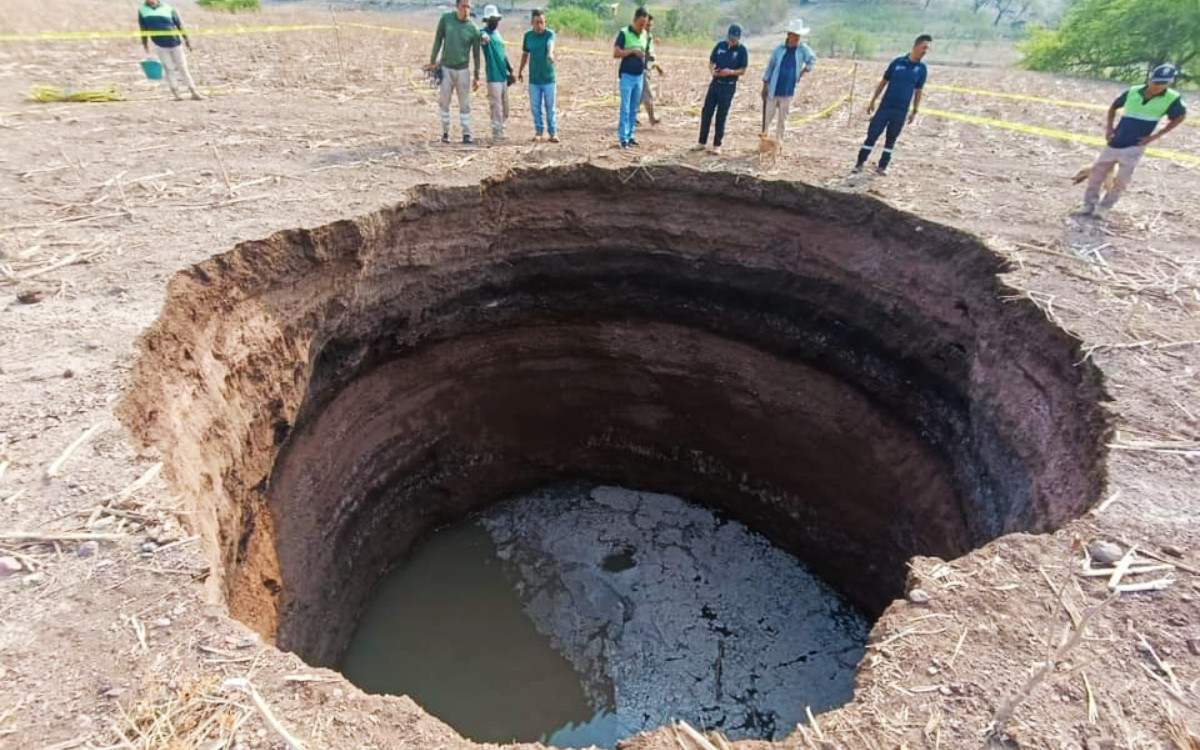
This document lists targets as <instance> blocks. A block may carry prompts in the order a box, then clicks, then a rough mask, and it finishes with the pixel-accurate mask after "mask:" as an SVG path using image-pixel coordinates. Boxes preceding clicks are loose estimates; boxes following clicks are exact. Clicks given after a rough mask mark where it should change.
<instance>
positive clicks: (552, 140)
mask: <svg viewBox="0 0 1200 750" xmlns="http://www.w3.org/2000/svg"><path fill="white" fill-rule="evenodd" d="M550 142H551V143H558V136H557V135H555V134H554V133H551V134H550Z"/></svg>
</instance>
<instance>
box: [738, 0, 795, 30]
mask: <svg viewBox="0 0 1200 750" xmlns="http://www.w3.org/2000/svg"><path fill="white" fill-rule="evenodd" d="M787 14H788V0H738V1H737V4H736V5H734V6H733V17H734V20H735V21H736V22H737V23H740V24H741V25H742V27H743V28H745V29H746V30H748V31H752V32H760V31H767V30H769V29H772V28H774V27H775V26H776V25H778V24H780V23H782V22H784V21H785V20H787Z"/></svg>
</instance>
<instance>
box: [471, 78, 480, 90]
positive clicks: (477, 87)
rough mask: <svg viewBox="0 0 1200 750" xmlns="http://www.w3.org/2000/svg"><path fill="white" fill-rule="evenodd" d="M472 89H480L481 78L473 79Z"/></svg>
mask: <svg viewBox="0 0 1200 750" xmlns="http://www.w3.org/2000/svg"><path fill="white" fill-rule="evenodd" d="M471 90H472V91H478V90H479V79H478V78H476V79H475V80H473V81H471Z"/></svg>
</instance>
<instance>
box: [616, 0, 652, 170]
mask: <svg viewBox="0 0 1200 750" xmlns="http://www.w3.org/2000/svg"><path fill="white" fill-rule="evenodd" d="M649 17H650V14H649V13H647V12H646V9H645V8H638V9H637V10H636V11H634V13H633V23H631V24H629V25H628V26H626V27H625V28H623V29H621V30H620V31H618V32H617V40H616V41H615V42H614V43H613V57H614V58H616V59H618V60H620V61H621V67H620V71H619V72H620V78H621V81H620V84H621V85H620V92H621V116H620V120H618V122H617V141H618V143H619V144H620V146H621V148H630V147H632V146H636V145H638V142H637V141H635V140H634V139H633V134H634V130H635V129H636V128H637V113H638V108H639V107H641V104H642V83H643V82H644V80H645V75H646V47H647V45H648V43H649V37H648V36H647V35H646V19H647V18H649Z"/></svg>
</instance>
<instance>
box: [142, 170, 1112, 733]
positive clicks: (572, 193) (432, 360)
mask: <svg viewBox="0 0 1200 750" xmlns="http://www.w3.org/2000/svg"><path fill="white" fill-rule="evenodd" d="M1003 270H1004V264H1003V261H1002V259H1001V258H1000V257H999V256H997V255H996V254H995V253H994V252H992V251H991V250H989V249H988V248H987V247H986V246H985V245H984V244H983V243H982V242H981V241H980V240H978V239H977V238H975V237H972V236H970V235H967V234H965V233H963V232H960V231H957V230H954V229H950V228H947V227H944V226H939V225H936V224H933V223H930V222H927V221H924V220H921V219H919V218H917V217H915V216H912V215H910V214H906V213H904V212H901V211H898V210H896V209H893V208H890V207H888V206H886V205H884V204H882V203H880V202H878V201H876V200H873V199H871V198H867V197H862V196H856V195H849V194H842V193H836V192H831V191H827V190H823V189H819V188H815V187H811V186H807V185H802V184H796V183H787V182H777V181H762V180H758V179H754V178H751V177H748V176H745V175H733V174H727V173H719V172H701V171H696V170H692V169H688V168H684V167H653V168H649V169H636V170H618V171H613V170H606V169H602V168H598V167H593V166H583V165H574V166H569V167H559V168H551V169H543V170H527V171H518V172H515V173H513V174H511V175H509V176H506V177H504V178H502V179H496V180H490V181H487V182H485V183H483V184H482V185H480V186H473V187H454V188H447V187H423V188H417V189H415V190H414V191H413V192H412V194H411V196H410V198H409V199H408V200H407V201H406V202H405V203H403V204H400V205H398V206H395V207H390V208H385V209H382V210H380V211H378V212H376V213H374V214H371V215H368V216H365V217H361V218H358V219H355V220H347V221H340V222H336V223H333V224H329V225H327V226H323V227H319V228H316V229H306V230H293V231H285V232H280V233H278V234H276V235H274V236H272V237H270V238H268V239H266V240H263V241H256V242H246V243H243V244H241V245H239V246H238V247H236V248H235V249H234V250H232V251H230V252H228V253H225V254H223V255H218V256H216V257H214V258H212V259H210V260H208V261H206V262H204V263H201V264H198V265H196V266H194V267H192V268H190V269H188V270H185V271H183V272H181V273H180V274H178V275H177V276H176V277H175V278H174V279H173V280H172V282H171V284H170V287H169V289H168V294H167V299H166V302H165V305H164V308H163V312H162V315H161V316H160V318H159V320H158V321H157V322H156V323H155V325H154V326H153V327H152V328H151V329H150V330H149V331H148V332H147V333H146V335H145V336H144V337H143V341H142V349H143V353H142V356H141V358H140V360H139V363H138V366H137V368H136V371H135V376H134V382H133V385H132V387H131V388H130V390H129V392H128V395H127V396H126V398H125V399H124V401H123V402H122V404H121V407H120V412H121V416H122V418H123V420H124V421H125V423H126V424H127V425H128V426H129V427H130V429H131V430H132V431H133V432H134V433H135V434H136V435H137V436H139V437H140V438H141V439H142V440H143V441H144V442H146V443H148V444H150V445H153V446H155V447H157V448H158V449H159V450H160V451H161V452H162V453H163V455H164V461H165V464H166V467H167V471H168V474H169V477H170V479H171V481H172V482H173V484H174V486H175V488H176V490H177V492H179V493H180V494H181V495H182V496H183V497H184V498H185V499H186V500H187V502H188V503H189V505H190V509H191V511H192V515H191V516H190V517H191V518H192V519H193V523H194V525H195V531H196V532H197V533H199V534H201V535H202V538H203V539H204V540H205V542H206V550H207V552H208V554H209V555H210V557H211V561H212V564H213V571H214V575H213V576H211V577H210V579H209V582H208V585H209V586H210V588H211V594H212V596H214V597H215V598H219V599H220V600H222V601H224V602H225V603H226V604H227V606H228V609H229V611H230V613H231V615H233V616H234V617H236V618H238V619H240V620H242V621H243V622H245V623H247V624H249V625H250V626H252V627H254V628H255V629H257V630H258V631H259V632H261V633H263V634H264V635H265V636H266V637H268V638H269V639H271V640H273V642H274V643H275V644H276V645H277V646H278V647H279V648H282V649H286V650H290V651H293V652H295V653H297V654H298V655H300V656H301V657H303V658H304V659H305V660H307V661H308V662H309V663H311V664H314V665H318V666H330V667H335V668H336V667H338V666H341V667H343V668H344V669H345V670H346V672H347V674H349V675H351V677H355V676H356V675H357V677H355V679H357V681H358V682H359V683H360V684H362V685H363V686H364V687H365V688H366V689H368V690H380V691H382V692H401V691H403V692H408V693H410V694H412V695H413V696H414V697H415V698H416V699H417V700H418V701H420V700H421V699H420V695H421V694H422V692H425V693H426V694H427V695H429V696H431V697H430V698H429V699H428V703H429V704H430V705H429V706H426V707H427V708H429V709H430V710H431V711H433V712H434V714H435V715H438V716H439V717H440V718H442V719H450V717H449V714H455V715H456V716H457V717H461V718H454V719H452V720H451V721H450V723H451V725H452V726H455V728H456V729H458V730H459V731H460V732H462V733H463V734H464V736H466V737H468V738H469V739H475V740H480V741H506V740H508V739H516V740H529V739H533V740H536V739H543V740H544V741H547V742H550V743H552V744H561V745H563V746H574V745H578V744H586V743H587V742H588V741H596V739H597V738H600V739H601V740H602V741H603V742H604V743H608V744H611V741H612V740H614V739H619V738H620V737H621V736H624V735H627V734H628V733H630V732H632V731H635V730H637V729H639V728H646V727H652V726H655V725H656V724H657V723H661V722H662V721H664V720H665V718H667V717H666V716H665V714H669V717H682V718H687V717H692V718H693V720H694V721H696V723H698V724H702V725H705V726H712V725H714V724H718V725H721V726H722V728H724V729H727V730H728V731H729V732H730V733H731V735H733V736H746V737H751V736H753V737H760V738H764V739H777V738H782V737H783V736H786V735H787V734H788V732H789V731H790V730H791V728H792V725H794V723H795V722H796V721H798V720H799V717H798V716H797V715H794V714H792V713H788V711H789V710H791V709H787V708H778V707H779V706H792V707H796V706H799V707H801V709H802V707H803V706H804V705H812V706H813V707H814V710H820V709H824V708H831V707H833V706H835V705H837V704H839V703H841V702H845V701H847V700H851V699H852V697H853V683H854V670H855V663H856V660H857V658H858V655H860V654H861V649H862V645H863V643H864V639H865V634H866V630H867V628H868V626H869V622H870V621H871V619H872V618H874V617H877V616H878V615H879V614H880V613H881V612H882V611H883V610H884V609H885V608H886V607H887V606H889V604H890V603H891V602H892V601H893V600H894V599H895V598H897V597H898V596H900V595H902V593H903V587H904V581H905V574H906V567H905V563H906V561H907V560H908V559H909V558H910V557H912V556H913V555H932V556H938V557H942V558H954V557H958V556H960V555H963V554H965V553H967V552H969V551H970V550H971V549H973V548H974V547H976V546H979V545H982V544H984V543H986V542H988V541H990V540H992V539H994V538H996V537H997V536H999V535H1002V534H1006V533H1010V532H1018V531H1020V532H1044V531H1048V530H1052V529H1055V528H1057V527H1058V526H1060V525H1061V524H1063V523H1064V522H1065V521H1067V520H1069V519H1071V518H1073V517H1075V516H1077V515H1079V514H1080V513H1082V512H1083V511H1084V510H1086V509H1087V508H1088V507H1089V506H1090V504H1092V503H1093V502H1094V501H1095V500H1096V498H1097V496H1098V495H1099V493H1100V491H1101V489H1102V486H1103V482H1104V468H1103V450H1104V449H1103V445H1104V438H1105V434H1106V432H1107V423H1106V419H1105V415H1104V412H1103V410H1102V407H1101V402H1102V401H1103V400H1104V399H1105V395H1104V391H1103V386H1102V383H1101V378H1100V375H1099V372H1098V371H1097V370H1096V369H1095V368H1094V367H1093V366H1092V365H1091V364H1090V362H1081V360H1082V359H1083V358H1082V357H1081V356H1080V352H1079V348H1078V345H1077V342H1076V341H1075V340H1074V339H1072V338H1071V337H1070V336H1068V335H1067V334H1066V333H1065V332H1063V331H1062V330H1060V329H1058V328H1057V327H1055V326H1054V325H1053V324H1052V323H1051V322H1049V321H1048V320H1047V319H1046V318H1045V316H1044V315H1043V314H1042V313H1041V311H1039V310H1038V309H1037V307H1036V306H1034V305H1033V304H1032V303H1031V302H1029V301H1027V300H1024V299H1021V298H1019V295H1016V294H1014V293H1013V292H1012V290H1010V289H1009V288H1008V287H1006V286H1005V285H1004V283H1003V282H1002V281H1001V280H1000V279H999V277H998V274H999V273H1002V272H1003ZM681 498H682V499H681ZM605 513H608V514H609V515H604V514H605ZM668 517H669V518H670V519H673V520H671V521H670V522H666V521H663V519H664V518H668ZM656 519H657V520H656ZM718 572H719V573H721V574H722V575H721V576H718V575H717V573H718ZM739 576H740V577H739ZM805 576H807V578H805ZM697 577H698V578H700V579H702V580H703V579H712V581H715V582H716V583H714V585H715V586H716V587H715V588H712V589H708V590H706V591H707V593H695V590H693V589H688V588H686V586H685V584H686V585H687V586H690V585H691V584H692V583H698V582H697V581H696V580H695V579H696V578H697ZM718 579H719V580H718ZM656 587H657V588H656ZM638 610H640V615H639V613H638ZM389 612H390V613H392V614H390V615H389V614H388V613H389ZM814 612H815V613H816V614H821V613H822V612H824V614H825V615H828V616H827V617H826V618H825V619H820V620H819V621H818V620H813V619H810V618H811V617H812V616H814ZM381 613H382V614H381ZM797 613H802V614H797ZM404 616H407V618H408V619H409V620H410V621H411V622H409V623H406V624H404V626H403V628H401V627H400V626H399V625H395V623H396V622H397V621H398V620H399V619H403V617H404ZM380 617H382V618H383V619H382V620H381V619H379V618H380ZM438 618H443V619H441V620H438ZM487 618H492V619H490V620H489V619H487ZM475 620H483V622H482V623H480V622H475ZM389 622H390V623H393V625H389V624H388V623H389ZM380 623H383V624H382V625H381V624H380ZM439 623H442V624H439ZM797 623H799V624H800V627H799V629H797V628H795V627H793V628H792V629H791V630H789V627H788V626H789V625H796V624H797ZM468 626H471V627H474V628H475V629H474V630H472V629H471V627H468ZM615 631H620V634H614V632H615ZM752 631H754V633H757V635H756V636H755V637H758V636H763V637H765V638H766V640H763V641H754V640H752V639H751V635H752ZM827 631H828V632H827ZM581 633H583V634H585V636H586V637H585V636H581V635H580V634H581ZM597 634H599V635H597ZM631 634H632V635H631ZM624 636H629V637H628V638H627V639H626V638H625V637H624ZM635 636H636V637H635ZM827 636H828V637H827ZM835 636H836V637H835ZM372 638H374V640H371V639H372ZM389 638H390V639H391V641H392V645H394V646H396V648H395V649H392V648H391V646H389V645H388V639H389ZM364 639H365V640H364ZM455 642H458V643H460V644H461V646H462V648H458V649H456V648H455V647H454V644H455ZM506 644H507V646H508V649H509V650H511V651H512V652H513V653H517V654H521V655H522V657H521V659H520V660H518V661H517V662H513V661H509V662H508V663H499V664H497V665H491V666H488V664H490V663H491V662H493V661H495V658H496V657H497V656H498V655H499V656H503V654H502V653H500V654H498V652H502V651H504V650H505V648H506ZM439 649H440V650H441V651H444V652H446V653H448V654H451V657H447V658H446V660H444V661H431V660H433V659H435V657H434V656H433V655H432V654H433V652H436V651H438V650H439ZM392 651H397V652H404V653H406V654H407V656H404V654H403V653H402V654H401V655H400V656H399V657H397V658H409V659H418V660H421V659H423V660H425V661H423V662H422V661H417V662H411V661H410V662H407V663H408V664H410V665H411V666H410V668H409V669H408V670H407V671H409V672H412V673H416V674H417V675H418V676H420V677H421V678H422V680H424V681H423V682H422V683H421V684H417V685H414V684H413V683H411V682H408V683H396V682H388V681H387V679H386V678H387V674H386V672H387V669H383V670H380V669H379V668H378V664H373V662H380V661H381V660H382V658H383V655H384V654H385V652H386V653H391V652H392ZM801 657H803V658H801ZM389 658H390V657H389ZM455 659H457V661H455ZM396 663H402V662H396ZM814 665H819V667H820V670H823V671H819V675H818V672H796V671H795V670H803V669H816V667H814ZM485 667H486V669H490V670H492V671H484V670H485ZM373 668H374V669H375V673H374V674H372V673H371V672H372V669H373ZM364 670H365V671H364ZM468 670H476V671H477V672H478V673H479V675H483V677H479V678H478V679H476V680H474V681H472V680H471V679H469V678H468V679H462V678H463V675H462V674H461V673H462V672H465V671H468ZM789 670H790V671H789ZM381 672H382V674H381ZM797 674H803V675H804V676H803V677H802V678H797V677H796V675H797ZM425 676H428V679H427V680H426V679H425ZM822 680H824V681H825V682H828V683H829V684H830V685H832V686H834V687H831V688H830V689H829V690H827V691H825V692H820V691H817V692H813V691H812V690H811V685H812V684H813V683H815V682H820V681H822ZM481 682H482V683H485V684H484V687H486V690H482V691H480V690H478V687H479V683H481ZM689 682H690V683H692V684H688V683H689ZM397 684H399V685H400V687H394V686H395V685H397ZM473 684H474V687H472V685H473ZM806 684H807V685H809V687H808V688H806V687H805V685H806ZM694 685H701V686H702V687H701V688H695V687H694ZM456 686H458V687H456ZM472 690H474V691H475V692H476V693H478V694H480V695H481V696H483V697H480V698H472V697H471V695H470V693H471V691H472ZM500 692H503V693H504V694H505V700H506V701H510V702H508V703H504V705H505V706H509V707H510V710H507V711H495V710H494V707H489V705H487V702H488V700H489V698H490V699H491V700H492V701H493V702H496V701H495V695H496V694H497V693H500ZM718 693H719V695H717V694H718ZM768 693H769V695H768ZM522 696H525V697H524V698H522ZM472 700H475V701H476V703H475V704H472V703H471V701H472ZM522 700H523V701H524V703H521V701H522ZM639 701H640V702H639ZM722 701H723V702H722ZM431 706H432V707H431ZM437 706H445V708H441V709H439V708H437ZM473 706H477V707H476V708H473ZM512 706H516V708H512ZM647 706H651V707H652V708H647ZM439 711H440V712H441V713H440V714H439ZM489 711H492V712H493V713H492V714H489V713H488V712H489ZM443 714H445V715H443ZM501 714H519V715H520V717H521V718H522V720H524V719H525V718H528V717H531V716H535V715H536V716H542V715H544V718H540V719H538V720H537V721H530V722H527V723H528V726H524V725H522V726H517V725H513V724H505V723H504V722H505V721H507V720H509V719H506V718H505V717H504V716H502V715H501ZM510 718H511V717H510ZM639 721H640V722H641V723H640V724H639V723H638V722H639Z"/></svg>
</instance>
